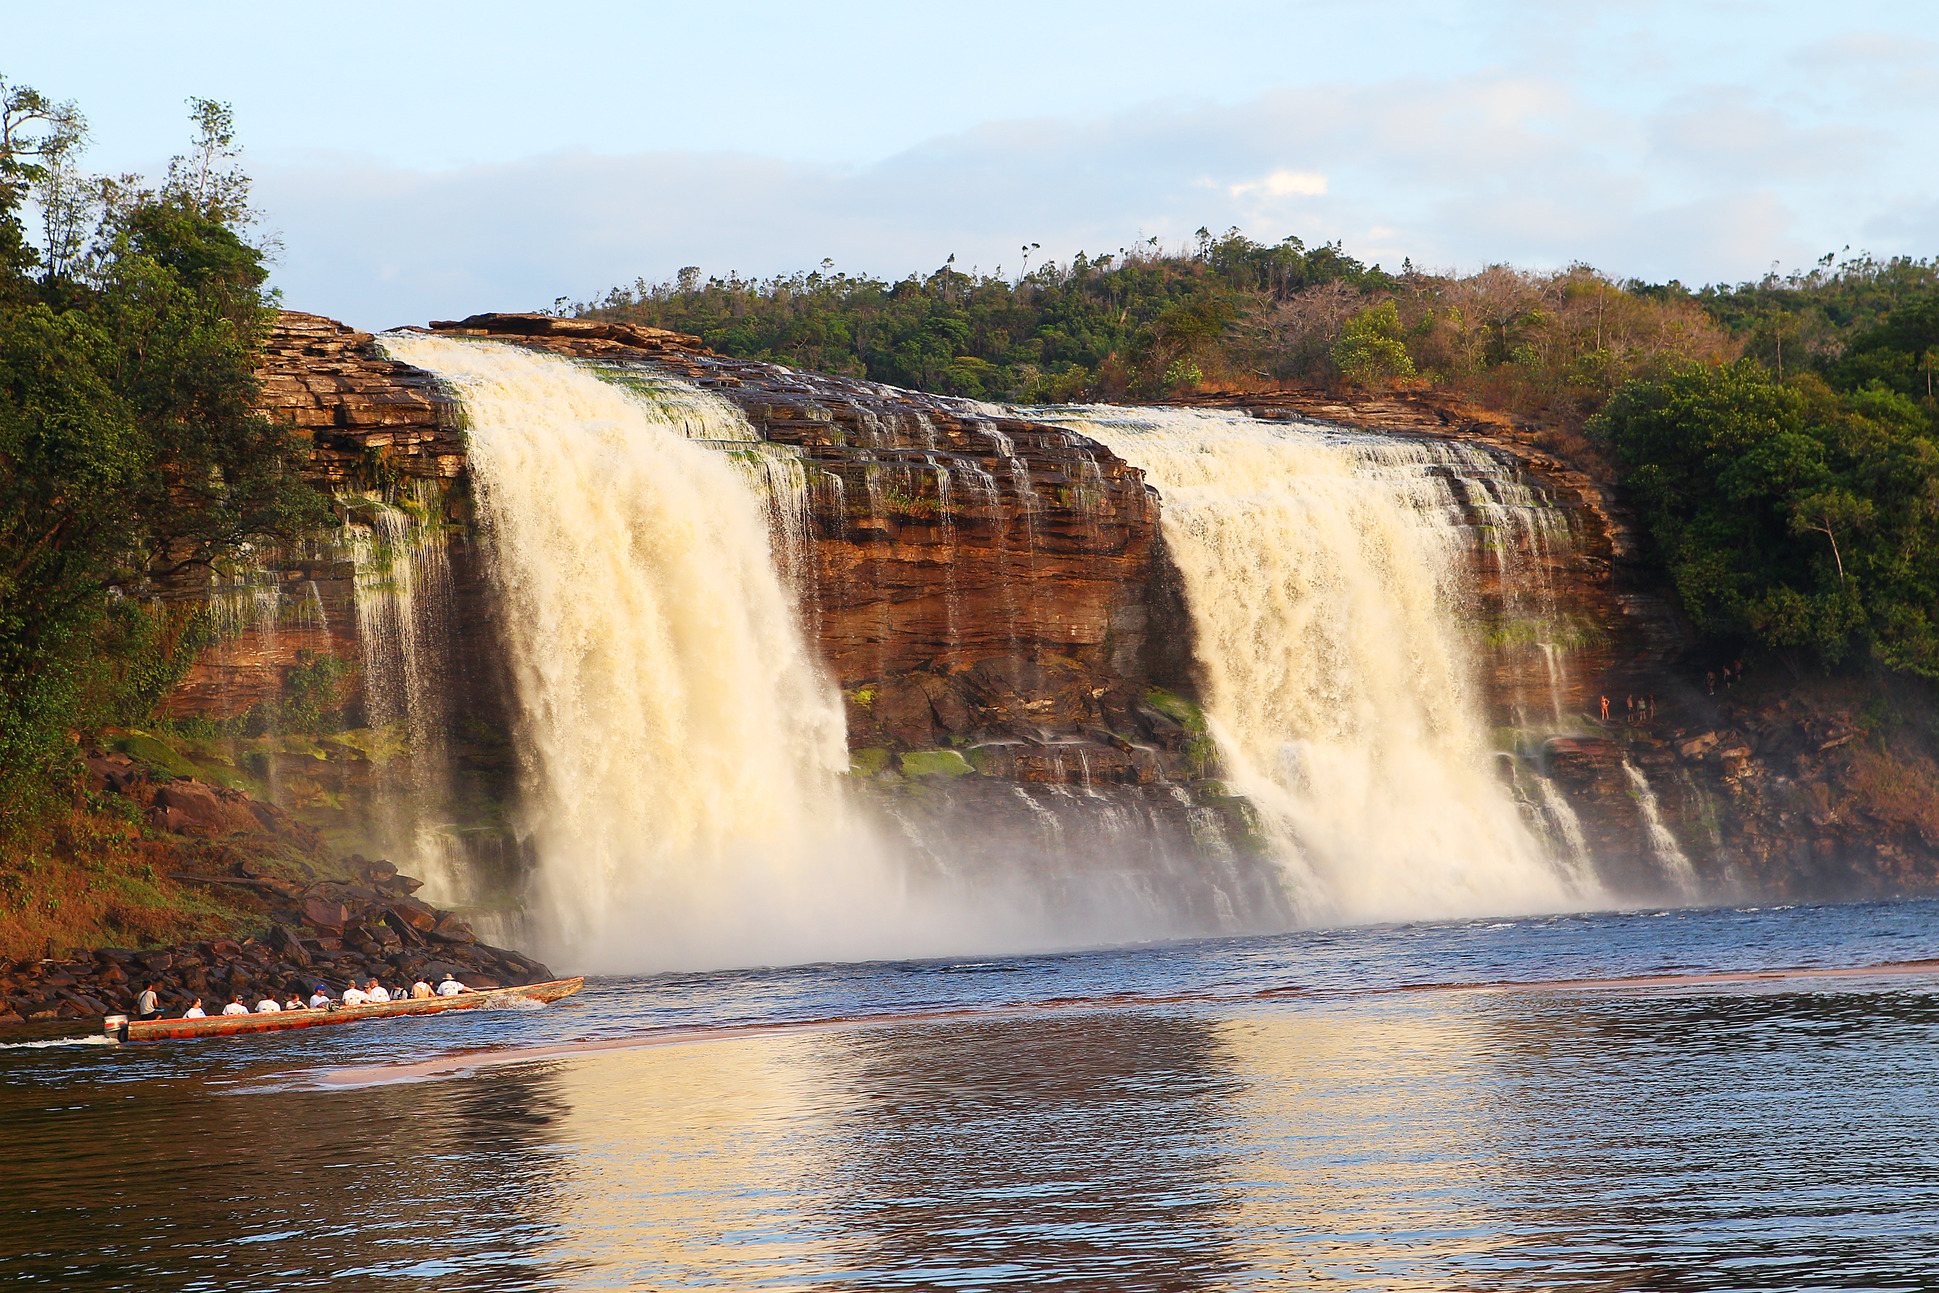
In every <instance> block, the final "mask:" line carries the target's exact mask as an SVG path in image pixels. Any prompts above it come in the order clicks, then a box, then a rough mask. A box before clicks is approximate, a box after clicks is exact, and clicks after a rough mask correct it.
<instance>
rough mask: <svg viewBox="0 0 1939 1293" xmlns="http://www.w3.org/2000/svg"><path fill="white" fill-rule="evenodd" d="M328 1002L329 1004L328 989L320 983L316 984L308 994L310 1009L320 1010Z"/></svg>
mask: <svg viewBox="0 0 1939 1293" xmlns="http://www.w3.org/2000/svg"><path fill="white" fill-rule="evenodd" d="M329 1004H330V992H329V989H327V988H325V987H324V986H323V985H322V984H321V983H319V984H317V985H316V991H315V992H312V993H311V994H310V1009H312V1010H321V1009H323V1008H324V1007H325V1006H327V1005H329Z"/></svg>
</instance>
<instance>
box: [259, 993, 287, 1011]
mask: <svg viewBox="0 0 1939 1293" xmlns="http://www.w3.org/2000/svg"><path fill="white" fill-rule="evenodd" d="M256 1013H257V1014H259V1015H280V1014H282V1013H283V1007H282V1005H281V1004H280V1003H278V1002H277V1000H276V994H275V993H273V992H266V993H264V994H263V999H262V1000H261V1001H258V1002H257V1003H256Z"/></svg>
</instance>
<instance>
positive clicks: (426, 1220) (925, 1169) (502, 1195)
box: [0, 903, 1939, 1293]
mask: <svg viewBox="0 0 1939 1293" xmlns="http://www.w3.org/2000/svg"><path fill="white" fill-rule="evenodd" d="M1931 957H1939V906H1935V905H1934V904H1930V903H1900V904H1881V905H1865V906H1844V907H1815V908H1786V909H1775V910H1773V909H1763V910H1738V911H1685V912H1666V913H1665V912H1659V913H1636V914H1628V915H1596V916H1566V917H1554V918H1543V919H1532V920H1517V921H1487V922H1466V923H1460V924H1448V925H1407V926H1388V927H1377V928H1365V929H1350V930H1329V931H1307V932H1302V933H1298V934H1292V935H1286V936H1280V937H1272V938H1254V939H1243V940H1232V941H1224V942H1205V943H1190V944H1168V945H1163V946H1148V947H1139V948H1132V949H1117V950H1108V951H1095V952H1080V953H1072V954H1068V955H1058V956H1040V957H1016V958H1006V959H1001V960H990V961H975V962H966V961H952V962H919V963H899V964H873V965H840V966H834V965H825V966H811V967H805V968H794V969H777V970H761V971H739V972H731V973H716V974H688V975H677V976H675V975H669V976H659V977H651V978H639V979H602V980H596V981H594V982H592V983H589V984H588V986H587V989H586V991H585V993H584V994H582V995H581V996H580V997H578V998H575V999H573V1000H572V1001H571V1002H569V1003H566V1004H562V1005H559V1006H554V1007H550V1008H546V1009H542V1010H530V1011H502V1012H490V1013H475V1014H469V1015H459V1016H444V1017H440V1018H435V1019H429V1020H409V1021H390V1022H370V1023H365V1024H361V1025H355V1026H350V1027H344V1028H337V1029H312V1030H306V1031H303V1032H300V1033H291V1034H283V1035H271V1036H264V1037H257V1038H245V1039H232V1040H210V1041H203V1042H192V1043H182V1042H177V1043H161V1044H155V1045H148V1046H130V1047H108V1046H102V1045H92V1044H78V1043H72V1042H69V1043H65V1044H40V1045H22V1044H19V1039H21V1038H26V1037H29V1036H31V1035H29V1034H16V1035H13V1037H14V1044H11V1045H7V1046H0V1159H3V1160H4V1168H0V1171H4V1193H3V1194H0V1199H3V1200H4V1202H0V1286H5V1287H23V1288H31V1287H45V1288H56V1289H77V1290H80V1289H140V1290H174V1289H220V1290H232V1289H271V1288H332V1289H389V1290H398V1291H399V1293H404V1291H407V1290H419V1289H423V1290H431V1289H437V1290H462V1289H605V1288H614V1289H619V1288H624V1289H686V1288H737V1289H738V1288H748V1289H760V1288H771V1289H810V1288H811V1289H856V1290H868V1289H1004V1288H1016V1289H1070V1290H1079V1289H1082V1290H1114V1289H1151V1290H1198V1289H1203V1290H1217V1289H1306V1288H1312V1289H1328V1290H1334V1289H1435V1290H1443V1289H1452V1290H1470V1289H1472V1290H1492V1289H1522V1288H1528V1289H1585V1290H1586V1289H1596V1290H1609V1289H1650V1290H1694V1289H1804V1288H1868V1289H1898V1288H1904V1289H1933V1288H1939V1101H1935V1094H1936V1092H1935V1078H1939V1063H1936V1061H1939V974H1934V975H1926V974H1917V973H1915V974H1885V973H1880V974H1861V975H1851V976H1845V977H1822V978H1774V979H1766V980H1759V981H1750V982H1743V981H1733V982H1715V983H1697V984H1684V985H1679V986H1674V987H1667V986H1652V985H1648V984H1613V985H1612V984H1605V985H1603V986H1593V987H1591V986H1581V985H1577V984H1565V983H1557V982H1554V981H1557V980H1570V979H1579V978H1604V979H1607V978H1616V977H1622V976H1632V975H1649V974H1664V973H1670V974H1700V973H1703V972H1709V971H1746V970H1760V969H1771V968H1777V967H1793V966H1822V967H1831V966H1867V965H1874V964H1879V963H1885V962H1895V961H1908V960H1917V959H1923V958H1931ZM1541 981H1548V982H1541ZM1503 982H1507V983H1509V984H1510V985H1511V986H1496V987H1491V988H1486V989H1475V988H1466V989H1450V988H1444V987H1436V986H1432V985H1447V984H1473V983H1491V984H1502V983H1503ZM1515 982H1519V983H1521V984H1523V985H1524V986H1520V987H1516V986H1512V984H1513V983H1515ZM1289 989H1290V990H1291V991H1288V990H1289ZM1395 989H1417V990H1395ZM1261 993H1269V994H1270V995H1261ZM41 1038H42V1040H43V1041H52V1040H54V1039H52V1038H51V1036H50V1035H47V1034H42V1035H41ZM578 1043H597V1044H598V1045H597V1046H594V1047H590V1048H579V1049H574V1046H575V1044H578ZM524 1048H541V1051H542V1053H539V1054H536V1055H530V1054H524V1053H523V1051H524ZM454 1056H455V1057H459V1058H457V1059H452V1058H451V1057H454ZM439 1057H444V1058H445V1059H447V1061H449V1062H447V1063H446V1065H445V1066H444V1067H443V1069H442V1070H441V1071H440V1072H439V1073H437V1074H434V1075H431V1076H410V1075H408V1074H401V1073H398V1072H395V1071H387V1070H386V1069H385V1067H384V1066H387V1065H396V1064H405V1063H412V1062H418V1061H424V1060H427V1059H437V1058H439Z"/></svg>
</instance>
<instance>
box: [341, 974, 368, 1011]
mask: <svg viewBox="0 0 1939 1293" xmlns="http://www.w3.org/2000/svg"><path fill="white" fill-rule="evenodd" d="M368 1000H370V998H369V997H366V996H365V995H364V990H363V989H362V988H360V987H358V986H357V981H356V980H355V979H352V980H350V986H349V987H347V988H345V989H344V990H343V1004H344V1005H346V1006H361V1005H363V1004H364V1002H366V1001H368Z"/></svg>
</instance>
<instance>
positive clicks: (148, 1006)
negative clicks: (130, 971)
mask: <svg viewBox="0 0 1939 1293" xmlns="http://www.w3.org/2000/svg"><path fill="white" fill-rule="evenodd" d="M161 1013H162V999H161V996H160V995H159V994H158V993H157V992H156V991H155V985H154V984H152V983H147V984H143V985H142V989H141V995H140V996H138V997H136V998H135V1018H137V1019H159V1018H161Z"/></svg>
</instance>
